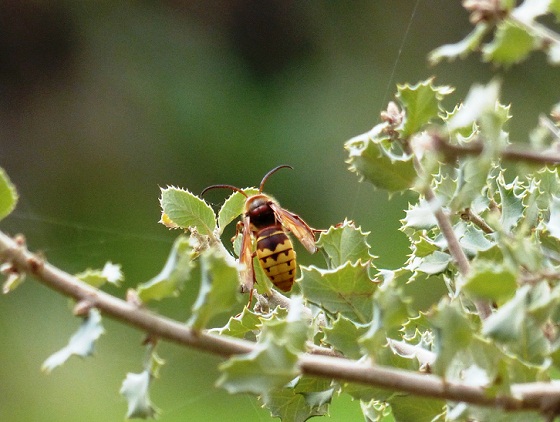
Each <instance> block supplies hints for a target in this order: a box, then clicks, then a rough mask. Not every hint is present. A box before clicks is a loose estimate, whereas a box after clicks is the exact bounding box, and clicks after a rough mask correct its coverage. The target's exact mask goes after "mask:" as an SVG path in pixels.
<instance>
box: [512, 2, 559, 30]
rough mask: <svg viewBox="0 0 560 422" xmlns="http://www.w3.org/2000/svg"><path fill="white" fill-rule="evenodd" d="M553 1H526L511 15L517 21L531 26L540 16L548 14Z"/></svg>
mask: <svg viewBox="0 0 560 422" xmlns="http://www.w3.org/2000/svg"><path fill="white" fill-rule="evenodd" d="M550 3H551V0H524V1H523V3H521V4H520V5H519V6H518V7H516V8H515V9H513V10H512V12H511V14H512V16H513V17H514V18H516V19H517V20H519V21H521V22H523V23H525V24H527V25H530V24H531V23H532V22H533V21H534V20H535V19H536V18H538V17H539V16H542V15H545V14H546V13H547V12H548V9H549V6H550Z"/></svg>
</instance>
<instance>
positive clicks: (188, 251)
mask: <svg viewBox="0 0 560 422" xmlns="http://www.w3.org/2000/svg"><path fill="white" fill-rule="evenodd" d="M192 257H193V250H192V247H191V243H190V240H189V239H188V238H187V237H185V236H179V237H178V238H177V239H176V240H175V242H174V243H173V248H172V249H171V252H170V253H169V257H168V258H167V262H166V263H165V265H164V267H163V269H162V270H161V272H160V273H159V274H158V275H156V276H155V277H154V278H152V279H151V280H150V281H147V282H145V283H142V284H140V285H139V286H138V287H137V289H136V292H137V294H138V297H139V298H140V300H141V301H142V302H144V303H146V302H148V301H150V300H161V299H164V298H168V297H175V296H177V295H178V294H179V291H180V290H181V288H182V287H183V284H184V283H185V282H186V281H187V280H189V278H190V274H191V269H192V267H193V264H192Z"/></svg>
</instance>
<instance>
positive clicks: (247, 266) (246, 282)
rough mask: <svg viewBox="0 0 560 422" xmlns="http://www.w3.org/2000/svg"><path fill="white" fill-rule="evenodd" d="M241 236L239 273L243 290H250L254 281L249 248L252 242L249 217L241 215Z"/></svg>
mask: <svg viewBox="0 0 560 422" xmlns="http://www.w3.org/2000/svg"><path fill="white" fill-rule="evenodd" d="M242 236H243V237H242V239H241V251H240V253H239V263H240V264H241V265H242V269H241V271H240V272H239V274H240V276H241V283H242V285H243V291H244V292H250V291H252V290H253V284H254V283H255V272H254V269H253V252H252V248H251V246H252V242H251V229H250V227H249V217H243V232H242Z"/></svg>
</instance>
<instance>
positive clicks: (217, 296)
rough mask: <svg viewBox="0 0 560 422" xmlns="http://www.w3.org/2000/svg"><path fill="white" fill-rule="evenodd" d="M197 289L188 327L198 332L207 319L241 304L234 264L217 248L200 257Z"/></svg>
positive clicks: (204, 325)
mask: <svg viewBox="0 0 560 422" xmlns="http://www.w3.org/2000/svg"><path fill="white" fill-rule="evenodd" d="M200 272H201V277H200V289H199V291H198V297H197V299H196V301H195V303H194V305H193V307H192V311H193V314H192V316H191V317H190V319H189V320H188V322H187V324H188V325H189V326H191V327H192V328H194V329H196V330H200V329H202V328H204V327H206V325H207V324H208V322H209V321H210V319H211V318H212V317H214V316H216V315H218V314H220V313H223V312H228V311H229V310H230V309H231V308H232V307H233V306H234V305H236V304H238V303H241V302H242V301H243V300H242V297H241V294H240V291H239V276H238V269H237V265H236V264H235V262H232V261H231V260H230V259H227V257H226V256H225V255H224V254H223V253H221V252H220V251H218V250H216V249H208V250H206V251H204V252H203V253H202V254H201V255H200Z"/></svg>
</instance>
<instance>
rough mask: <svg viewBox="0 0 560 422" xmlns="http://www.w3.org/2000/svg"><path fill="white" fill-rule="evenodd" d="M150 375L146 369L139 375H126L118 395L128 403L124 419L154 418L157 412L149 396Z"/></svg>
mask: <svg viewBox="0 0 560 422" xmlns="http://www.w3.org/2000/svg"><path fill="white" fill-rule="evenodd" d="M151 380H152V374H151V373H150V371H149V370H148V369H146V370H144V371H142V372H140V373H139V374H133V373H130V372H129V373H128V374H127V375H126V378H125V380H124V381H123V383H122V386H121V389H120V393H121V394H122V395H123V396H124V397H125V398H126V400H127V401H128V411H127V413H126V417H127V418H128V419H132V418H141V419H147V418H154V417H156V416H157V415H158V413H159V410H158V409H157V408H156V407H155V406H154V405H153V404H152V402H151V400H150V396H149V388H150V382H151Z"/></svg>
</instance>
